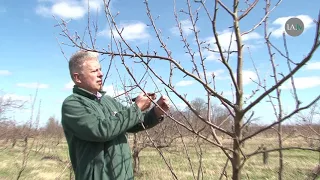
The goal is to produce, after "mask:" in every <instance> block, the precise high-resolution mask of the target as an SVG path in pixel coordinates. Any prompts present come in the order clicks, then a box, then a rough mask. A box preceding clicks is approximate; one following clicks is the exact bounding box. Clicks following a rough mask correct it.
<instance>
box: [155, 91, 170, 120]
mask: <svg viewBox="0 0 320 180" xmlns="http://www.w3.org/2000/svg"><path fill="white" fill-rule="evenodd" d="M157 104H158V106H160V107H161V109H163V111H162V110H161V109H160V108H159V107H157V106H155V113H156V115H157V117H161V116H162V115H163V114H164V112H167V111H168V110H169V107H170V102H169V98H168V97H167V96H161V97H160V98H159V99H158V101H157Z"/></svg>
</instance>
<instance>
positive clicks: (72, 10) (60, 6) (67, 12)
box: [36, 0, 103, 19]
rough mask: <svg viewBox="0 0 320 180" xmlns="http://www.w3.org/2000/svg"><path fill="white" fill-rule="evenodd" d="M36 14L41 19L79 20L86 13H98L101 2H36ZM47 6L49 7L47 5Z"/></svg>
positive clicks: (74, 0)
mask: <svg viewBox="0 0 320 180" xmlns="http://www.w3.org/2000/svg"><path fill="white" fill-rule="evenodd" d="M38 2H39V4H38V6H37V7H36V14H38V15H41V16H43V17H51V16H52V15H54V16H58V17H60V18H63V19H70V18H71V19H81V18H82V17H84V16H85V15H86V13H87V11H88V5H89V7H90V10H91V11H98V12H99V11H100V10H101V9H102V7H103V1H100V0H90V1H89V2H88V0H82V1H77V0H38ZM48 4H49V5H48Z"/></svg>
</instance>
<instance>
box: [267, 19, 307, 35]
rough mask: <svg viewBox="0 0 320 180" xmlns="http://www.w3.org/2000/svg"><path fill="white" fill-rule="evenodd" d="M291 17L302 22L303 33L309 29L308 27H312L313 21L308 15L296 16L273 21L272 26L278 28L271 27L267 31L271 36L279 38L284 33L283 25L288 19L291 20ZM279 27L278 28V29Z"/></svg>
mask: <svg viewBox="0 0 320 180" xmlns="http://www.w3.org/2000/svg"><path fill="white" fill-rule="evenodd" d="M292 17H297V18H299V19H301V20H302V22H303V24H304V32H305V31H306V30H307V29H309V28H310V27H312V26H313V19H312V18H311V17H310V16H308V15H298V16H286V17H280V18H278V19H276V20H275V21H273V22H272V24H273V25H274V26H278V28H276V27H271V28H270V29H269V31H270V32H272V34H271V36H273V37H276V38H279V37H281V36H282V34H283V32H285V27H284V26H285V23H286V21H287V20H288V19H290V18H292ZM279 26H280V27H279Z"/></svg>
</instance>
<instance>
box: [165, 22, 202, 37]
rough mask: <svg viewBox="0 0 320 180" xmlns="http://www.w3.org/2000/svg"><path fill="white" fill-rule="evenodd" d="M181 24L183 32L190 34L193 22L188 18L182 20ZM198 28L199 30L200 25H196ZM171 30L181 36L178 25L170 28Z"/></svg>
mask: <svg viewBox="0 0 320 180" xmlns="http://www.w3.org/2000/svg"><path fill="white" fill-rule="evenodd" d="M180 26H181V29H182V32H183V33H184V35H186V36H188V35H190V34H191V33H192V32H193V30H192V29H193V26H192V23H191V21H190V20H188V19H186V20H182V21H180ZM196 30H198V27H196ZM170 31H171V33H172V34H174V35H176V36H180V30H179V28H178V27H172V28H171V29H170Z"/></svg>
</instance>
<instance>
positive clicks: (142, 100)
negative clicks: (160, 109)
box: [135, 92, 156, 111]
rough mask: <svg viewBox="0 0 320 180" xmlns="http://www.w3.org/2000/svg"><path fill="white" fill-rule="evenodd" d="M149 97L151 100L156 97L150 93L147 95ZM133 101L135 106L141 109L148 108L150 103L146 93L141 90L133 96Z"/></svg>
mask: <svg viewBox="0 0 320 180" xmlns="http://www.w3.org/2000/svg"><path fill="white" fill-rule="evenodd" d="M149 97H150V98H151V99H153V100H155V99H156V95H155V94H152V95H149ZM135 103H136V104H137V106H138V107H139V108H140V110H141V111H145V110H146V109H148V108H149V107H150V105H151V100H150V99H149V98H148V97H147V95H146V94H145V93H143V92H141V93H140V94H139V95H138V96H137V97H136V98H135Z"/></svg>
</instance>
